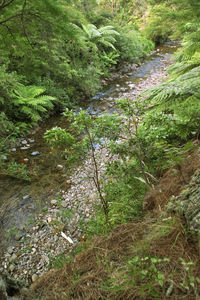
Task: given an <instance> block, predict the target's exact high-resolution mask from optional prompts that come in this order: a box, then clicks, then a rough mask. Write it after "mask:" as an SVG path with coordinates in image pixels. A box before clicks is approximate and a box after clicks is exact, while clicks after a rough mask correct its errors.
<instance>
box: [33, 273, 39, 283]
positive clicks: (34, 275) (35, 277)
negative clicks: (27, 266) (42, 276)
mask: <svg viewBox="0 0 200 300" xmlns="http://www.w3.org/2000/svg"><path fill="white" fill-rule="evenodd" d="M31 279H32V281H33V282H35V281H36V280H37V279H38V275H36V274H33V275H32V277H31Z"/></svg>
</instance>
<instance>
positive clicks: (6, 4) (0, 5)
mask: <svg viewBox="0 0 200 300" xmlns="http://www.w3.org/2000/svg"><path fill="white" fill-rule="evenodd" d="M14 1H15V0H9V1H8V2H7V3H6V1H5V0H3V1H2V3H1V4H0V10H1V9H3V8H5V7H6V6H9V5H10V4H11V3H12V2H14Z"/></svg>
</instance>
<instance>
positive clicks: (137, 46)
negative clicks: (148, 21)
mask: <svg viewBox="0 0 200 300" xmlns="http://www.w3.org/2000/svg"><path fill="white" fill-rule="evenodd" d="M153 48H154V44H153V43H152V42H151V41H150V40H147V39H146V38H145V37H143V36H142V35H141V33H140V32H139V31H138V30H136V29H135V27H134V26H127V25H126V26H124V27H123V29H122V30H121V34H120V36H119V37H118V38H117V49H118V50H119V51H120V53H121V61H122V62H123V61H127V62H136V63H138V62H139V59H140V58H142V57H144V56H145V55H146V54H147V53H148V52H150V51H151V50H153Z"/></svg>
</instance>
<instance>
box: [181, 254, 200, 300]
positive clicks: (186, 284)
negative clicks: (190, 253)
mask: <svg viewBox="0 0 200 300" xmlns="http://www.w3.org/2000/svg"><path fill="white" fill-rule="evenodd" d="M180 261H181V264H182V266H183V268H184V270H185V273H184V276H183V278H182V281H181V283H180V285H181V286H182V287H183V288H184V289H185V290H187V291H189V290H190V289H193V290H194V293H195V295H196V296H198V297H199V293H198V290H199V285H200V277H197V276H194V270H195V264H194V262H192V261H188V262H186V261H185V260H184V259H183V258H180Z"/></svg>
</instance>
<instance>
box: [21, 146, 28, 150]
mask: <svg viewBox="0 0 200 300" xmlns="http://www.w3.org/2000/svg"><path fill="white" fill-rule="evenodd" d="M20 149H21V150H28V149H29V147H28V146H23V147H20Z"/></svg>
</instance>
